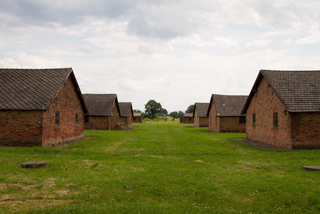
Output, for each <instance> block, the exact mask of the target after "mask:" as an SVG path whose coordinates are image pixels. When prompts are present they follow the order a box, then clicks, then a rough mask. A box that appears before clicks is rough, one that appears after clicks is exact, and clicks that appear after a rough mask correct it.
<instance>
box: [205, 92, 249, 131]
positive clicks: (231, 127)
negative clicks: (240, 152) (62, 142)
mask: <svg viewBox="0 0 320 214" xmlns="http://www.w3.org/2000/svg"><path fill="white" fill-rule="evenodd" d="M247 98H248V96H242V95H219V94H212V96H211V99H210V105H209V110H208V116H209V131H212V132H243V133H245V132H246V116H245V115H242V114H241V110H242V108H243V106H244V103H245V102H246V100H247Z"/></svg>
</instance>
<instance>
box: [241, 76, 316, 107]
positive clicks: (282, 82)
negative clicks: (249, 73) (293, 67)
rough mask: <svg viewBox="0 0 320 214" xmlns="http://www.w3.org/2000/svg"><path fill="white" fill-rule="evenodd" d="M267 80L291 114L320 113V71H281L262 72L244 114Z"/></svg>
mask: <svg viewBox="0 0 320 214" xmlns="http://www.w3.org/2000/svg"><path fill="white" fill-rule="evenodd" d="M263 77H264V78H266V80H267V82H268V84H269V85H270V86H271V87H272V88H273V90H274V91H275V93H276V94H277V95H278V97H279V99H280V100H281V102H282V103H283V105H284V106H285V108H286V110H287V111H289V112H320V87H319V85H320V70H313V71H312V70H311V71H308V70H306V71H279V70H261V71H260V72H259V74H258V76H257V79H256V81H255V83H254V85H253V87H252V90H251V92H250V94H249V97H248V100H247V101H246V103H245V105H244V108H243V110H242V112H246V111H247V108H248V106H249V103H250V102H251V99H252V96H253V95H254V94H255V93H256V90H257V88H258V86H259V84H260V82H261V80H262V78H263Z"/></svg>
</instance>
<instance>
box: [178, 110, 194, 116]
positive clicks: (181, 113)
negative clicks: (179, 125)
mask: <svg viewBox="0 0 320 214" xmlns="http://www.w3.org/2000/svg"><path fill="white" fill-rule="evenodd" d="M192 112H193V111H192ZM182 116H183V112H182V111H179V117H178V118H180V117H182Z"/></svg>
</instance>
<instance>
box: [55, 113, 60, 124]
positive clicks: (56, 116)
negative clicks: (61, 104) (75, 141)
mask: <svg viewBox="0 0 320 214" xmlns="http://www.w3.org/2000/svg"><path fill="white" fill-rule="evenodd" d="M55 124H56V126H60V112H59V111H56V114H55Z"/></svg>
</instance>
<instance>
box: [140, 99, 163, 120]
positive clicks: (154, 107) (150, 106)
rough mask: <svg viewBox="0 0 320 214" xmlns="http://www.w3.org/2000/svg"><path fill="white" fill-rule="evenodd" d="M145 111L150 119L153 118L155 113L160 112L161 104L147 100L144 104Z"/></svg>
mask: <svg viewBox="0 0 320 214" xmlns="http://www.w3.org/2000/svg"><path fill="white" fill-rule="evenodd" d="M144 108H145V113H146V114H148V115H149V118H150V119H153V118H155V115H156V114H157V113H160V112H161V109H162V106H161V104H160V103H158V102H156V101H155V100H149V101H148V102H147V103H146V104H145V105H144Z"/></svg>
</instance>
